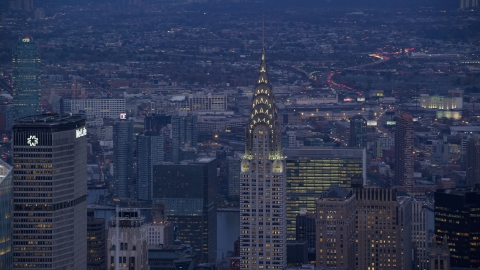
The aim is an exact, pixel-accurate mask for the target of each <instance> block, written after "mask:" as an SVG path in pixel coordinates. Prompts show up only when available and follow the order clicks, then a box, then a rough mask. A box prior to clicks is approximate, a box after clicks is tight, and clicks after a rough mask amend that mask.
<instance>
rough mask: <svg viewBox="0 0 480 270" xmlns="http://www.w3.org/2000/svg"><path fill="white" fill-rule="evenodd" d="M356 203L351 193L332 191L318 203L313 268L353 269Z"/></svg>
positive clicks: (344, 190)
mask: <svg viewBox="0 0 480 270" xmlns="http://www.w3.org/2000/svg"><path fill="white" fill-rule="evenodd" d="M356 206H357V205H356V199H355V194H354V193H353V192H352V191H347V190H346V189H343V188H333V189H331V190H329V191H328V192H325V194H324V195H323V196H322V198H320V199H319V200H318V201H317V211H316V217H317V222H316V227H317V228H316V235H317V237H316V239H317V241H316V244H317V246H316V256H315V257H316V266H317V267H321V268H345V269H362V268H356V267H355V240H356V238H355V216H356V212H355V210H356Z"/></svg>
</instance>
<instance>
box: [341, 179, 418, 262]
mask: <svg viewBox="0 0 480 270" xmlns="http://www.w3.org/2000/svg"><path fill="white" fill-rule="evenodd" d="M355 196H356V200H357V213H358V214H357V217H356V224H355V226H358V228H357V243H356V253H357V254H358V255H357V257H356V269H367V270H368V269H370V270H372V269H375V270H376V269H378V270H392V269H397V270H401V269H411V267H412V240H411V237H412V232H411V231H412V230H411V226H412V205H411V204H412V200H411V198H410V197H402V196H397V192H396V190H394V189H385V188H359V189H355ZM337 255H338V254H337Z"/></svg>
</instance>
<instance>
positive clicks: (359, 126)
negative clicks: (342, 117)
mask: <svg viewBox="0 0 480 270" xmlns="http://www.w3.org/2000/svg"><path fill="white" fill-rule="evenodd" d="M348 146H349V147H360V148H365V147H367V120H366V119H365V118H363V116H361V115H356V116H354V117H352V118H350V138H349V140H348Z"/></svg>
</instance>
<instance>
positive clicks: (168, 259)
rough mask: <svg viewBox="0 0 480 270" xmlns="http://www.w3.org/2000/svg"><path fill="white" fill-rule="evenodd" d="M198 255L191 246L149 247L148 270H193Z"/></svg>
mask: <svg viewBox="0 0 480 270" xmlns="http://www.w3.org/2000/svg"><path fill="white" fill-rule="evenodd" d="M196 257H197V254H196V253H195V251H194V250H193V248H192V247H191V246H187V245H175V246H149V247H148V267H149V268H148V269H149V270H171V269H184V270H193V269H194V268H195V259H196Z"/></svg>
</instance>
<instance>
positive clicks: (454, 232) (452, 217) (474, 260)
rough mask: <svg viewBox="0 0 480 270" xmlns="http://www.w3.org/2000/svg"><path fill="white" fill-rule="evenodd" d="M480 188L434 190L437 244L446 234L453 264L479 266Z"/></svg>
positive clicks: (470, 266)
mask: <svg viewBox="0 0 480 270" xmlns="http://www.w3.org/2000/svg"><path fill="white" fill-rule="evenodd" d="M479 225H480V189H478V188H477V189H455V190H453V189H452V190H449V189H447V190H437V191H436V192H435V235H436V242H437V245H442V242H443V238H444V237H446V239H447V242H448V246H449V248H450V263H451V266H452V267H464V268H480V226H479Z"/></svg>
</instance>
